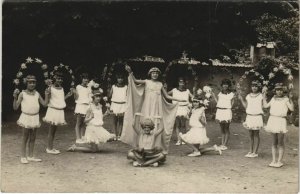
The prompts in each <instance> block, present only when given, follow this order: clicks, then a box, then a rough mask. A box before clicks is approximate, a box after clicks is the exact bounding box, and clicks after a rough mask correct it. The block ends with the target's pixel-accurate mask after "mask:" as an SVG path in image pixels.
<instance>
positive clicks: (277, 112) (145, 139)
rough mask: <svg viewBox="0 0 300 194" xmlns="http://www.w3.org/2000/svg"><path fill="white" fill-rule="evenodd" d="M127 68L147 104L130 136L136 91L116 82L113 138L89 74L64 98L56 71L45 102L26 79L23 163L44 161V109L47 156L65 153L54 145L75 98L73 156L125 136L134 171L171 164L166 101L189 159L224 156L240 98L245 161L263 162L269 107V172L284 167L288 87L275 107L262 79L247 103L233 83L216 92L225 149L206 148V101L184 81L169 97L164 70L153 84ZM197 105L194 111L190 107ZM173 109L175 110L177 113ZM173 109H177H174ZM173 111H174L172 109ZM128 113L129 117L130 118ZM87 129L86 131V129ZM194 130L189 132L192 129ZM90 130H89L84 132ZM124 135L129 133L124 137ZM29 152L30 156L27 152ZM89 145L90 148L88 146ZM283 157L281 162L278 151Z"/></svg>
mask: <svg viewBox="0 0 300 194" xmlns="http://www.w3.org/2000/svg"><path fill="white" fill-rule="evenodd" d="M125 69H126V70H127V71H128V73H129V78H130V79H132V81H133V82H135V83H136V84H139V85H143V84H144V85H145V86H146V87H145V94H144V96H145V99H144V100H143V103H144V104H142V107H140V109H139V110H140V112H133V113H132V114H133V115H134V117H133V121H131V123H132V126H131V127H132V130H133V132H130V133H128V130H129V129H128V127H123V121H124V122H126V124H128V120H126V119H124V114H125V117H126V118H129V117H128V113H127V112H126V111H127V110H128V106H129V103H127V99H128V98H127V95H128V92H129V90H130V91H131V90H132V88H130V89H129V87H128V86H127V85H126V84H125V82H124V81H125V80H124V78H123V77H122V76H117V79H116V80H117V82H116V84H115V85H113V86H112V88H111V90H110V92H109V98H110V100H111V106H110V107H109V111H107V112H106V113H105V114H107V113H108V112H111V113H113V117H114V125H115V126H114V129H115V134H111V133H109V132H108V131H107V130H106V129H104V128H103V116H104V114H103V111H102V103H101V102H102V97H103V91H102V89H101V88H100V87H99V84H89V81H90V80H89V77H88V74H87V73H83V74H81V84H80V85H78V86H77V87H76V89H71V90H70V92H69V93H67V94H66V95H65V93H64V89H63V88H62V82H63V74H62V73H61V72H59V71H57V72H55V75H54V79H53V80H54V82H53V84H52V85H51V86H50V87H49V88H47V89H46V90H45V99H43V98H42V97H41V95H40V94H39V93H38V92H37V91H36V90H35V87H36V78H35V76H34V75H28V76H27V77H26V89H25V90H23V91H22V92H20V91H19V90H18V89H16V90H15V91H14V94H13V96H14V102H13V108H14V109H15V110H17V109H18V107H19V106H20V105H21V111H22V113H21V115H20V118H19V120H18V121H17V124H18V125H19V126H21V127H22V128H23V140H22V149H21V163H23V164H26V163H28V162H29V161H34V162H40V161H42V160H41V159H39V158H35V157H34V156H33V149H34V142H35V138H36V129H37V128H39V127H40V125H41V123H40V119H39V109H40V105H39V104H42V105H43V106H45V107H46V106H47V107H48V108H47V112H46V115H45V117H44V118H43V121H44V122H46V123H49V133H48V143H47V148H46V153H48V154H59V153H60V151H59V150H57V149H55V148H54V146H53V142H54V137H55V133H56V130H57V127H58V126H60V125H65V124H66V121H65V115H64V108H65V107H66V102H65V100H66V99H67V98H69V97H71V96H72V95H73V96H74V98H75V102H76V107H75V115H76V126H75V134H76V144H74V145H73V146H71V147H70V148H69V149H68V151H89V152H90V151H91V152H96V151H98V150H99V147H98V146H99V144H100V143H105V142H107V141H111V140H118V139H119V138H120V137H121V140H122V137H123V140H122V141H123V142H125V143H127V142H126V138H127V137H126V135H127V134H132V135H134V137H135V138H134V141H135V142H134V144H133V145H135V148H134V149H132V150H130V151H129V153H128V159H130V160H133V161H134V162H133V165H134V166H158V165H159V164H160V163H163V162H164V161H165V159H166V152H165V148H164V146H157V145H161V144H159V143H157V142H158V141H162V142H163V144H165V143H166V141H167V138H166V137H167V132H166V128H167V127H166V126H165V125H164V123H166V122H165V120H164V119H165V118H164V115H163V113H162V111H163V110H164V108H162V106H164V105H163V103H167V102H164V101H162V100H161V98H162V96H163V97H164V98H166V99H169V100H173V104H174V107H175V106H176V115H175V117H176V118H175V119H174V120H175V124H174V128H175V130H176V135H177V140H178V141H177V142H176V145H181V144H186V145H187V146H188V147H190V148H191V149H192V150H193V152H192V153H190V154H188V156H192V157H195V156H200V155H202V154H203V153H205V152H208V151H213V152H216V153H218V154H222V151H224V150H226V149H228V147H227V145H228V140H229V134H230V130H229V127H230V122H231V120H232V110H231V109H232V105H233V99H234V97H235V95H237V96H238V99H239V100H240V101H241V102H242V105H243V106H244V107H245V109H246V113H247V117H246V120H245V122H244V123H243V125H244V127H245V128H246V129H248V130H249V135H250V149H249V153H248V154H246V156H245V157H251V158H253V157H258V147H259V142H260V138H259V130H260V129H262V128H264V124H263V108H270V117H269V120H268V123H267V126H266V127H265V129H266V131H268V132H270V133H272V136H273V145H272V157H273V159H272V162H271V163H270V164H269V166H270V167H281V166H282V165H283V163H282V158H283V155H284V134H285V133H286V132H287V129H286V126H287V123H286V116H287V112H288V110H290V111H293V102H292V97H293V96H292V95H289V97H286V96H285V95H284V92H283V88H284V86H283V84H282V83H277V84H276V85H275V89H274V90H275V95H274V97H273V98H272V99H271V101H270V102H267V99H266V93H265V92H263V93H262V92H261V89H262V86H261V83H260V82H259V81H257V80H254V81H252V83H251V93H249V94H248V95H247V96H246V98H245V99H244V98H243V97H242V96H241V94H240V93H239V92H238V93H237V94H234V93H233V92H232V91H231V89H230V88H231V82H230V80H228V79H224V80H223V81H222V83H221V87H222V89H221V91H220V93H219V94H218V96H215V94H214V92H212V97H213V99H214V100H215V101H216V102H217V105H216V108H217V112H216V118H215V119H216V120H217V121H218V122H219V124H220V128H221V134H222V142H221V145H220V146H217V145H214V146H212V147H203V145H205V144H207V143H208V142H209V138H208V137H207V134H206V124H207V123H206V117H205V109H206V106H207V104H206V102H205V101H204V99H203V98H202V97H201V96H200V95H198V94H195V95H193V94H191V92H190V91H189V90H188V89H187V88H186V87H185V80H184V79H183V78H179V81H178V88H174V89H173V90H171V91H169V92H166V91H165V89H164V88H163V87H162V84H161V82H160V81H159V80H158V77H159V76H160V70H159V69H158V68H152V69H150V71H149V76H150V80H136V79H135V78H134V76H133V74H132V71H131V68H130V67H129V66H126V67H125ZM190 101H192V109H191V107H190V103H189V102H190ZM174 107H173V108H174ZM173 108H172V109H173ZM170 110H171V109H170ZM126 114H127V115H126ZM85 126H86V127H85ZM188 126H190V129H189V130H187V129H188V128H189V127H188ZM85 128H86V129H85ZM122 128H123V130H127V131H125V132H124V133H122ZM27 144H28V147H29V150H28V155H27V154H26V147H27ZM85 144H88V145H89V146H85ZM277 150H278V153H279V156H278V159H277V160H276V152H277Z"/></svg>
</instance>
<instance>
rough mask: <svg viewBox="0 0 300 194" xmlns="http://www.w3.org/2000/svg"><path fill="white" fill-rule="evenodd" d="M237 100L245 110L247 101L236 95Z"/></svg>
mask: <svg viewBox="0 0 300 194" xmlns="http://www.w3.org/2000/svg"><path fill="white" fill-rule="evenodd" d="M238 98H239V100H240V101H241V103H242V105H243V107H244V108H247V101H246V100H245V99H244V98H243V97H242V95H241V94H238Z"/></svg>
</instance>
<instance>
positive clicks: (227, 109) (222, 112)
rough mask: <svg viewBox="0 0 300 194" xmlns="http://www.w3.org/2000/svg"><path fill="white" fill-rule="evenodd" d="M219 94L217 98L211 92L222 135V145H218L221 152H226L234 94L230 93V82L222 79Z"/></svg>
mask: <svg viewBox="0 0 300 194" xmlns="http://www.w3.org/2000/svg"><path fill="white" fill-rule="evenodd" d="M221 87H222V89H221V92H220V93H219V94H218V98H217V97H216V96H215V94H214V93H213V92H212V96H213V98H214V100H215V101H216V102H217V112H216V120H218V121H219V123H220V128H221V133H222V143H221V145H220V148H221V150H227V149H228V147H227V144H228V140H229V135H230V131H229V126H230V123H231V120H232V110H231V108H232V106H233V97H234V93H232V92H231V90H230V87H231V81H230V80H229V79H223V80H222V82H221Z"/></svg>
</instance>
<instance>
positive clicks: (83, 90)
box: [74, 73, 91, 143]
mask: <svg viewBox="0 0 300 194" xmlns="http://www.w3.org/2000/svg"><path fill="white" fill-rule="evenodd" d="M80 78H81V84H79V85H77V86H76V89H75V90H74V98H75V102H76V107H75V115H76V126H75V133H76V143H84V141H83V140H82V137H83V136H84V118H85V115H86V111H87V109H88V107H89V104H90V102H91V96H90V95H91V88H90V87H88V83H89V76H88V74H87V73H82V74H81V75H80Z"/></svg>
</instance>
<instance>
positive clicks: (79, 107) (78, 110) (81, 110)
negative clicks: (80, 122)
mask: <svg viewBox="0 0 300 194" xmlns="http://www.w3.org/2000/svg"><path fill="white" fill-rule="evenodd" d="M88 108H89V105H88V104H76V107H75V111H74V112H75V114H82V115H86V112H87V109H88Z"/></svg>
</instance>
